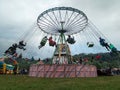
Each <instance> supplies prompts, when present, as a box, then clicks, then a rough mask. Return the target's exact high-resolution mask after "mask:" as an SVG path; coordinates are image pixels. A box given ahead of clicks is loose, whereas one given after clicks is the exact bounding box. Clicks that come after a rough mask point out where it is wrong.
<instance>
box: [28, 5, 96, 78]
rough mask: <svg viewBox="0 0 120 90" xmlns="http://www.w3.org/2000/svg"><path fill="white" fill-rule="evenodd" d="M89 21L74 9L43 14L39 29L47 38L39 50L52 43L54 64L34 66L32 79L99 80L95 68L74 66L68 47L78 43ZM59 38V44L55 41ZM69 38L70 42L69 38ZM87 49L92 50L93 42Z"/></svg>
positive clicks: (55, 10) (69, 8)
mask: <svg viewBox="0 0 120 90" xmlns="http://www.w3.org/2000/svg"><path fill="white" fill-rule="evenodd" d="M88 24H89V23H88V18H87V16H86V15H85V14H84V13H83V12H82V11H80V10H78V9H75V8H72V7H55V8H51V9H48V10H46V11H44V12H43V13H41V14H40V15H39V17H38V19H37V25H38V27H39V28H40V30H42V31H43V32H44V33H47V34H48V35H51V37H50V38H49V39H48V38H47V36H45V37H44V38H43V39H42V40H41V43H40V46H39V49H41V48H42V47H43V46H45V44H46V42H47V41H49V46H52V47H55V51H54V54H53V57H52V62H51V64H34V65H31V67H30V71H29V76H34V77H51V78H54V77H57V78H59V77H96V76H97V69H96V67H95V66H93V65H85V64H73V61H72V56H71V52H70V48H69V44H71V45H74V44H75V43H76V40H75V39H74V37H73V35H74V34H77V33H80V32H82V31H84V30H85V29H86V27H88V26H89V25H88ZM53 36H57V37H58V38H57V41H54V40H53V39H52V37H53ZM66 37H67V38H66ZM87 45H88V47H93V46H94V43H93V42H87Z"/></svg>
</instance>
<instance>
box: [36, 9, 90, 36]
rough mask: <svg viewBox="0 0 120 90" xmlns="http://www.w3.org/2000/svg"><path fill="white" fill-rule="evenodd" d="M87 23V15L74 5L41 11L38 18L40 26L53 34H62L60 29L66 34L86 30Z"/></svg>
mask: <svg viewBox="0 0 120 90" xmlns="http://www.w3.org/2000/svg"><path fill="white" fill-rule="evenodd" d="M61 24H62V25H61ZM87 24H88V18H87V16H86V15H85V14H84V13H83V12H82V11H80V10H78V9H75V8H72V7H55V8H51V9H48V10H46V11H44V12H43V13H41V14H40V15H39V16H38V19H37V25H38V27H39V28H40V29H41V30H42V31H44V32H45V33H48V34H52V35H60V30H64V34H65V35H71V34H75V33H78V32H80V31H82V30H84V28H85V27H86V26H87Z"/></svg>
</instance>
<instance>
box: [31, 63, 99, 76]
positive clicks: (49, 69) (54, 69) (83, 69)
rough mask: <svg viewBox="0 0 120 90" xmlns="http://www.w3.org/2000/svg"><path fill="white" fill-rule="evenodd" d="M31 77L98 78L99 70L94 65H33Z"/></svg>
mask: <svg viewBox="0 0 120 90" xmlns="http://www.w3.org/2000/svg"><path fill="white" fill-rule="evenodd" d="M29 76H32V77H47V78H63V77H97V69H96V67H95V66H93V65H75V64H71V65H69V64H64V65H57V64H53V65H46V64H38V65H32V66H31V67H30V70H29Z"/></svg>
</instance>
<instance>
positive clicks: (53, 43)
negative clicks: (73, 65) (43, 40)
mask: <svg viewBox="0 0 120 90" xmlns="http://www.w3.org/2000/svg"><path fill="white" fill-rule="evenodd" d="M48 40H49V45H50V46H53V47H54V46H55V45H56V42H55V41H53V40H52V37H50V38H49V39H48Z"/></svg>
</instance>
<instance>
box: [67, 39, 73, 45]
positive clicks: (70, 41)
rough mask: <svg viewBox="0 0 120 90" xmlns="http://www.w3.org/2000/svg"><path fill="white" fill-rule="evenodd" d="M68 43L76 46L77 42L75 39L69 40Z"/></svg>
mask: <svg viewBox="0 0 120 90" xmlns="http://www.w3.org/2000/svg"><path fill="white" fill-rule="evenodd" d="M67 41H68V43H70V44H74V43H75V40H74V39H73V38H69V39H68V40H67Z"/></svg>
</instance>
